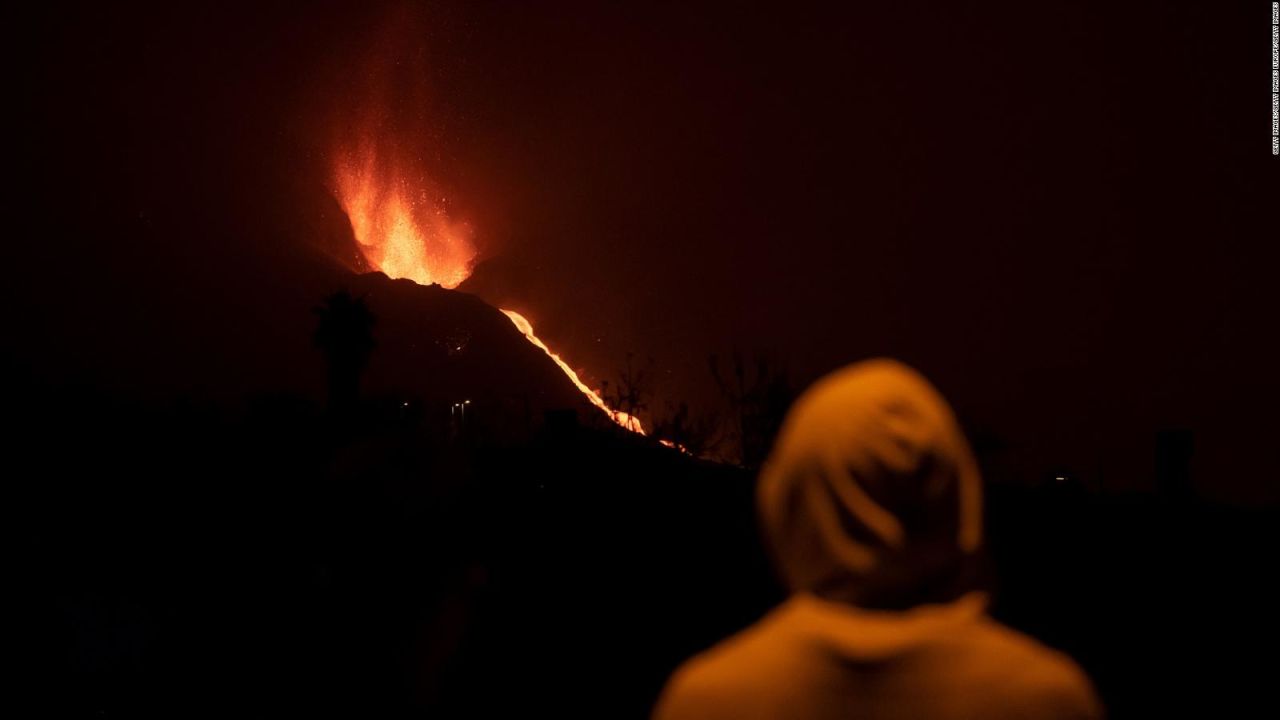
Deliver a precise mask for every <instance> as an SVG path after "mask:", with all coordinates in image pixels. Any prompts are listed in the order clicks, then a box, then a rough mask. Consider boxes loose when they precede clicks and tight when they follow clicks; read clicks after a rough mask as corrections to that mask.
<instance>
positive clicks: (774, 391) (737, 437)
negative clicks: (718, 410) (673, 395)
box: [708, 350, 795, 468]
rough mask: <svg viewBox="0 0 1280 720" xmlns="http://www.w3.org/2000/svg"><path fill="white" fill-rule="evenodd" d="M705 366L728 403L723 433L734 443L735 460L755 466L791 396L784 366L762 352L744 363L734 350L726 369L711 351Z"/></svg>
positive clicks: (767, 450)
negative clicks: (749, 361) (725, 430)
mask: <svg viewBox="0 0 1280 720" xmlns="http://www.w3.org/2000/svg"><path fill="white" fill-rule="evenodd" d="M708 365H709V366H710V369H711V376H712V377H713V378H714V379H715V381H716V385H717V386H718V387H719V388H720V393H721V394H722V395H723V396H724V398H725V400H726V402H727V403H728V406H729V417H728V419H727V423H726V424H727V433H728V435H729V439H730V441H731V442H733V443H734V444H736V445H737V448H736V450H737V455H738V457H737V460H738V462H739V463H740V464H741V465H742V466H744V467H748V468H756V467H759V466H760V464H761V463H762V462H764V459H765V456H766V455H768V453H769V447H770V445H771V444H772V443H773V438H774V436H775V435H777V433H778V429H779V428H780V427H781V426H782V419H783V417H784V416H785V415H786V413H787V408H789V407H790V406H791V401H792V400H794V399H795V391H794V389H793V388H792V387H791V383H790V381H789V380H788V379H787V371H786V368H785V367H784V366H782V365H780V364H779V363H777V362H775V361H773V360H771V359H770V358H769V357H768V356H767V355H765V354H764V353H758V354H757V355H756V356H755V358H754V362H751V363H748V361H747V359H746V357H745V356H744V355H743V354H742V353H741V352H740V351H738V350H734V351H733V352H732V353H731V354H730V358H729V364H728V367H727V368H722V367H721V364H720V358H719V356H718V355H714V354H713V355H711V357H710V358H708Z"/></svg>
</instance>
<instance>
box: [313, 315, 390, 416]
mask: <svg viewBox="0 0 1280 720" xmlns="http://www.w3.org/2000/svg"><path fill="white" fill-rule="evenodd" d="M315 313H316V315H318V316H319V317H320V323H319V325H318V326H317V327H316V332H315V336H314V338H313V339H314V341H315V344H316V347H318V348H320V350H321V351H322V352H324V356H325V359H326V360H327V361H328V363H329V407H330V409H331V410H333V411H334V412H336V413H339V414H345V413H348V412H350V411H351V410H352V409H354V408H355V405H356V400H357V399H358V397H359V394H360V374H361V373H362V372H364V368H365V366H366V365H368V363H369V354H370V353H372V352H373V347H374V345H375V344H376V343H375V342H374V340H373V325H374V322H375V319H374V316H373V313H372V312H370V311H369V308H368V307H367V306H366V305H365V304H364V298H353V297H351V295H350V294H349V293H347V292H346V291H342V292H337V293H334V294H333V295H330V296H329V297H327V298H325V299H324V304H323V305H322V306H320V307H318V308H316V309H315Z"/></svg>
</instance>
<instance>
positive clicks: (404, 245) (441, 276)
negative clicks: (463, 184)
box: [334, 147, 644, 435]
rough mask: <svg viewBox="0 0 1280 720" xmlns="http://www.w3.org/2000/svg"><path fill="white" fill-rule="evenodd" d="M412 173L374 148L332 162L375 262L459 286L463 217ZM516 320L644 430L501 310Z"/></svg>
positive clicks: (391, 272) (464, 259)
mask: <svg viewBox="0 0 1280 720" xmlns="http://www.w3.org/2000/svg"><path fill="white" fill-rule="evenodd" d="M412 178H413V176H412V175H406V174H402V173H400V172H399V168H397V167H395V166H394V164H392V163H387V162H380V157H379V154H378V152H377V151H376V149H374V148H371V147H366V148H362V149H361V150H360V151H358V152H355V153H351V154H349V155H347V156H345V157H344V158H343V159H342V160H340V161H339V162H338V163H336V167H335V169H334V191H335V194H336V195H337V198H338V202H339V203H340V204H341V205H342V208H343V209H344V210H346V212H347V216H348V217H349V218H350V220H351V230H352V233H353V234H354V235H355V238H356V241H357V242H359V244H360V251H361V253H362V254H363V255H364V258H365V260H366V261H367V262H368V263H369V265H370V266H372V267H375V268H377V269H379V270H381V271H382V272H384V273H386V274H387V276H388V277H392V278H408V279H410V280H413V281H414V282H416V283H419V284H421V285H430V284H432V283H436V284H439V285H441V286H443V287H446V288H455V287H457V286H458V285H459V284H460V283H462V281H463V280H466V279H467V277H468V276H470V275H471V268H472V265H473V263H474V262H475V257H476V251H475V246H474V245H472V243H471V237H470V232H469V229H468V228H467V226H466V225H465V224H462V223H455V222H452V221H450V219H449V217H448V215H447V214H446V213H445V209H444V201H443V199H441V200H438V201H437V200H436V199H435V195H437V194H436V193H432V194H428V193H427V192H426V191H419V192H417V193H414V192H412V191H411V190H410V188H411V187H412V186H414V185H415V184H417V183H414V182H412ZM502 312H504V313H506V315H507V317H509V318H511V322H513V323H514V324H515V326H516V328H517V329H518V330H519V331H520V332H521V333H522V334H523V335H524V336H525V338H527V339H528V340H529V342H531V343H533V344H534V345H535V346H537V347H538V348H539V349H541V350H542V351H543V352H545V353H546V354H547V357H549V358H551V359H552V360H553V361H555V363H556V365H558V366H560V369H561V370H563V371H564V374H565V375H566V376H568V378H569V380H571V381H572V382H573V384H574V385H575V386H577V388H578V389H579V390H581V391H582V394H583V395H585V396H586V398H587V400H588V401H590V402H591V404H592V405H595V406H596V407H598V408H600V409H601V410H603V411H604V413H605V414H606V415H608V416H609V418H610V419H611V420H613V421H614V422H615V423H617V424H618V425H620V426H622V427H624V428H626V429H627V430H630V431H632V432H636V433H640V434H641V435H643V434H644V427H643V426H642V425H641V424H640V420H639V419H638V418H636V417H633V416H631V415H629V414H627V413H625V412H621V411H619V410H614V409H613V408H611V407H609V405H608V404H607V403H605V401H604V398H602V397H600V393H599V392H597V391H596V390H594V389H592V388H591V387H590V386H589V385H587V384H586V383H584V382H582V379H581V378H579V377H578V373H576V372H574V370H573V368H571V367H569V364H568V363H566V362H565V361H564V360H562V359H561V358H560V356H559V355H557V354H556V353H554V352H552V351H551V348H549V347H547V345H546V343H544V342H542V340H541V339H539V338H538V336H537V335H535V334H534V332H533V326H532V325H530V324H529V321H528V320H526V319H525V318H524V316H523V315H521V314H520V313H517V312H515V311H513V310H503V311H502Z"/></svg>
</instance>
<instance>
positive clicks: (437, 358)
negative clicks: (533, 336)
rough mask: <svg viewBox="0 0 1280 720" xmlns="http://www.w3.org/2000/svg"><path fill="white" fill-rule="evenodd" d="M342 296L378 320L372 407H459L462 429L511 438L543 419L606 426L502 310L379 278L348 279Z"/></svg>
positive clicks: (369, 386)
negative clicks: (464, 419) (464, 417)
mask: <svg viewBox="0 0 1280 720" xmlns="http://www.w3.org/2000/svg"><path fill="white" fill-rule="evenodd" d="M345 289H346V290H347V291H348V292H350V293H351V294H352V295H354V296H356V297H360V298H363V300H364V302H365V304H366V305H367V306H368V307H369V309H370V310H371V311H372V313H373V314H374V316H375V318H376V325H375V327H374V330H373V332H374V337H375V340H376V342H377V346H376V348H375V350H374V352H373V354H372V356H371V358H370V364H369V367H368V369H367V371H366V373H365V377H364V388H365V393H366V395H367V396H369V397H370V398H371V399H381V400H386V401H394V402H399V403H408V404H411V405H412V404H422V405H425V406H426V407H429V408H433V409H434V410H435V411H437V412H441V413H447V412H448V411H449V409H450V408H453V407H455V406H461V405H466V406H467V409H466V413H467V414H468V418H469V419H468V422H469V423H473V424H475V425H478V426H480V427H483V428H484V432H486V433H496V434H498V435H501V436H503V437H506V438H509V439H516V438H519V437H521V436H524V435H526V434H527V433H529V432H531V431H534V430H536V429H538V428H539V427H541V426H542V424H543V422H544V419H545V418H546V417H548V414H549V413H551V414H556V415H558V416H559V417H562V418H563V417H567V416H569V415H572V416H573V417H575V418H576V419H577V421H579V422H581V423H582V424H583V425H587V426H596V425H600V426H604V425H610V424H611V423H610V420H611V418H610V416H609V415H608V414H606V411H605V410H602V409H601V408H599V407H597V406H596V405H595V404H593V403H592V402H591V401H590V399H589V398H588V397H587V396H585V395H584V394H583V392H582V391H581V389H580V388H579V387H578V386H577V385H576V384H575V383H574V382H573V381H572V379H571V377H570V376H568V375H566V372H565V371H564V367H565V366H564V365H563V364H561V363H557V362H556V361H555V360H553V358H552V357H551V356H550V355H549V354H548V352H546V351H544V350H543V349H542V348H540V347H538V346H536V345H534V344H532V343H531V342H529V340H528V339H527V336H526V334H525V333H523V332H522V331H521V329H520V328H518V327H517V325H516V323H514V322H513V318H512V317H511V314H510V313H509V312H508V311H503V310H500V309H498V308H495V307H493V306H492V305H489V304H488V303H486V302H485V301H484V300H482V299H481V298H479V297H477V296H475V295H472V294H470V293H466V292H462V291H459V290H450V289H447V288H444V287H441V286H440V285H435V284H433V285H421V284H418V283H417V282H414V281H412V280H409V279H393V278H390V277H388V276H387V275H386V274H384V273H382V272H370V273H363V274H358V275H353V276H351V278H350V279H349V281H348V283H347V284H346V286H345Z"/></svg>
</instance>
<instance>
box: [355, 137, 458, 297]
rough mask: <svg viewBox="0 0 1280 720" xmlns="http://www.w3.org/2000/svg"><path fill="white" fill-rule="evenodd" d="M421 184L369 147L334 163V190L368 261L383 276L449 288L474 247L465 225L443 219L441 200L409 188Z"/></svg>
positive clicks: (456, 280)
mask: <svg viewBox="0 0 1280 720" xmlns="http://www.w3.org/2000/svg"><path fill="white" fill-rule="evenodd" d="M411 180H413V182H410V181H411ZM427 185H428V183H426V182H425V181H423V180H421V179H418V178H414V177H412V176H411V175H408V174H407V172H406V171H403V170H402V169H401V168H398V167H397V166H396V164H395V163H392V162H388V161H386V160H385V159H383V158H382V157H381V156H380V154H379V153H378V152H377V150H376V149H375V148H373V147H363V148H361V149H359V150H357V151H355V152H352V153H348V154H345V155H343V156H342V159H340V160H339V161H338V162H336V163H335V166H334V186H335V188H334V189H335V194H336V195H337V198H338V202H339V203H340V204H341V205H342V208H343V210H345V211H346V212H347V217H348V218H350V220H351V230H352V233H353V234H354V235H355V238H356V241H357V242H358V243H359V244H360V251H361V253H363V255H364V258H365V260H366V261H367V262H368V263H369V265H371V266H373V267H375V268H378V269H379V270H381V271H382V272H384V273H386V274H387V275H388V276H389V277H393V278H409V279H410V280H413V281H414V282H416V283H420V284H422V285H431V284H432V283H435V284H439V285H441V286H443V287H447V288H455V287H457V286H458V284H459V283H461V282H462V281H463V280H466V279H467V276H469V275H470V274H471V266H472V263H473V262H474V261H475V256H476V251H475V246H474V245H472V243H471V233H470V229H469V228H468V227H467V226H466V224H464V223H457V222H452V221H451V220H450V219H449V217H448V215H447V214H446V212H445V208H444V200H443V199H439V200H437V199H436V198H435V197H434V195H433V194H430V193H428V191H427V190H425V189H420V190H417V191H414V190H411V189H410V188H411V187H426V186H427Z"/></svg>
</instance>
